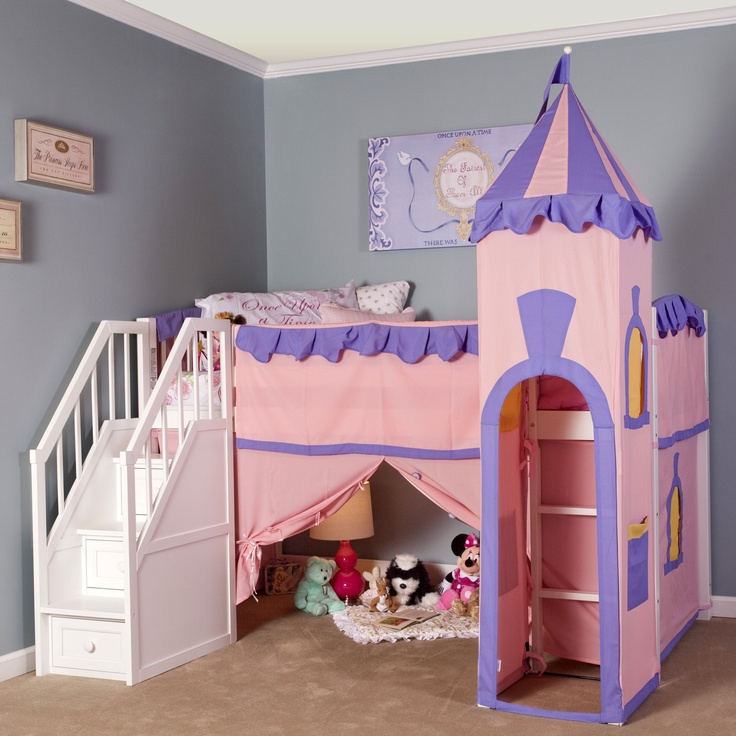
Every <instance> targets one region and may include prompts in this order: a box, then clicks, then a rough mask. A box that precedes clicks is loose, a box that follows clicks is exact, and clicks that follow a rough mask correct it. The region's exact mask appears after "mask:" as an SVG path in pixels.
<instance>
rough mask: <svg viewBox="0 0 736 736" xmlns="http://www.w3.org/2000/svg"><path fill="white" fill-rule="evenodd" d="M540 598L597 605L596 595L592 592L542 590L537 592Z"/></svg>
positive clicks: (558, 589)
mask: <svg viewBox="0 0 736 736" xmlns="http://www.w3.org/2000/svg"><path fill="white" fill-rule="evenodd" d="M537 594H538V595H539V597H540V598H553V599H556V600H563V601H590V602H591V603H598V600H599V599H598V593H597V592H596V591H594V590H562V589H560V588H542V589H541V590H539V591H538V592H537Z"/></svg>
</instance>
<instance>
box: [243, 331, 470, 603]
mask: <svg viewBox="0 0 736 736" xmlns="http://www.w3.org/2000/svg"><path fill="white" fill-rule="evenodd" d="M377 327H378V328H380V329H378V330H376V329H374V328H377ZM388 327H389V329H385V328H386V325H377V324H369V325H359V326H357V325H352V326H350V328H344V327H340V328H334V327H330V326H324V327H323V326H318V325H310V326H309V327H308V328H304V327H299V326H290V327H257V328H253V327H247V328H241V329H240V330H239V331H238V335H237V336H236V344H237V345H238V347H239V349H238V350H237V351H236V358H235V376H236V377H235V385H236V393H237V412H236V421H235V424H236V443H237V448H238V452H237V458H236V463H237V466H236V474H237V509H238V530H237V532H238V542H239V545H240V549H239V555H238V577H237V582H238V600H239V601H241V600H244V599H245V598H247V597H248V596H250V595H251V594H252V592H253V590H254V587H255V582H256V579H257V575H258V568H259V563H260V548H261V547H262V546H263V545H267V544H272V543H274V542H277V541H279V540H281V539H284V538H285V537H289V536H292V535H293V534H297V533H299V532H302V531H305V530H306V529H309V528H310V527H311V526H314V525H315V524H317V523H318V522H319V521H320V520H321V519H323V518H325V517H326V516H329V515H330V514H332V513H334V512H335V511H337V509H338V508H340V507H341V506H342V505H343V504H344V503H345V502H346V501H347V500H348V499H349V498H350V496H351V495H352V494H353V493H354V492H355V491H356V489H357V487H358V485H359V484H360V483H361V482H362V481H364V480H366V479H367V478H369V477H370V476H371V475H372V474H373V473H374V471H375V470H376V468H377V467H378V466H379V465H380V464H381V463H382V462H384V461H385V462H387V463H389V464H390V465H392V466H393V467H394V468H396V469H397V470H398V472H399V473H401V475H402V476H403V477H404V478H406V480H407V481H409V483H411V484H412V485H413V486H415V487H416V488H417V489H418V490H419V491H420V492H422V493H424V494H425V495H426V496H427V497H428V498H430V499H431V500H432V501H433V502H434V503H436V504H437V505H438V506H439V507H440V508H442V509H444V510H445V511H447V512H448V513H450V514H452V515H453V516H456V517H457V518H458V519H461V520H462V521H464V522H466V523H467V524H469V525H470V526H473V527H475V528H478V527H479V524H480V495H481V494H480V462H479V459H478V458H479V436H480V402H479V398H478V371H479V369H478V357H477V355H476V354H475V353H474V352H466V351H469V350H474V351H475V352H476V353H477V338H476V337H475V334H476V333H475V328H476V326H475V323H452V322H451V323H431V324H428V323H424V324H421V323H420V324H417V323H414V324H408V325H401V326H397V325H390V326H388ZM337 345H339V347H336V346H337ZM362 353H363V354H362ZM443 356H444V357H443ZM297 357H298V359H297ZM408 360H409V361H410V362H407V361H408Z"/></svg>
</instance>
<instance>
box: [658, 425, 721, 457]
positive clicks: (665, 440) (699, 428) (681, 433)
mask: <svg viewBox="0 0 736 736" xmlns="http://www.w3.org/2000/svg"><path fill="white" fill-rule="evenodd" d="M708 429H710V419H705V420H703V421H702V422H699V423H698V424H696V425H695V426H694V427H691V428H690V429H680V430H678V431H677V432H675V433H674V434H673V435H672V436H671V437H660V438H659V439H658V441H657V449H659V450H666V449H667V448H668V447H673V446H674V445H676V444H677V443H678V442H682V441H683V440H689V439H690V438H691V437H695V436H696V435H698V434H700V433H701V432H705V431H707V430H708Z"/></svg>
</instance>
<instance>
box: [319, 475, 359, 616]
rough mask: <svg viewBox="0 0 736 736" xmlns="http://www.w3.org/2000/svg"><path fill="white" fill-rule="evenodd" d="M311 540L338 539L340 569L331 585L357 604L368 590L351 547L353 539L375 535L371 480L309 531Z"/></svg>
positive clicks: (340, 596)
mask: <svg viewBox="0 0 736 736" xmlns="http://www.w3.org/2000/svg"><path fill="white" fill-rule="evenodd" d="M309 536H310V537H311V538H312V539H325V540H330V541H339V542H340V547H339V548H338V550H337V554H335V563H336V564H337V571H336V572H335V574H334V575H333V577H332V582H331V585H332V588H333V589H334V591H335V593H337V596H338V598H340V600H341V601H343V602H344V603H346V604H347V605H355V604H356V603H357V602H358V599H359V596H360V594H361V593H362V592H363V590H364V589H365V580H364V579H363V576H362V575H361V574H360V573H359V572H358V571H357V570H356V569H355V564H356V563H357V562H358V555H357V554H356V553H355V550H354V549H353V548H352V547H351V546H350V540H351V539H365V538H366V537H372V536H373V508H372V506H371V488H370V484H369V483H368V481H366V482H364V483H362V484H361V486H360V487H359V488H358V490H357V491H356V492H355V493H354V494H353V496H352V497H351V498H350V500H349V501H348V502H347V503H346V504H344V505H343V506H341V507H340V508H339V509H338V510H337V511H336V512H335V513H334V514H332V516H328V517H327V518H326V519H325V520H324V521H321V522H320V523H319V524H317V526H313V527H312V528H311V529H310V530H309Z"/></svg>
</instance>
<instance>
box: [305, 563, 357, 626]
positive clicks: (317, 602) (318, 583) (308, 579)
mask: <svg viewBox="0 0 736 736" xmlns="http://www.w3.org/2000/svg"><path fill="white" fill-rule="evenodd" d="M335 567H336V565H335V561H334V560H324V559H322V558H321V557H310V558H309V559H308V560H307V567H306V570H305V571H304V577H303V578H302V579H301V581H300V582H299V585H298V586H297V589H296V593H295V594H294V604H295V605H296V607H297V608H298V609H299V610H300V611H306V612H307V613H311V614H312V615H313V616H324V615H325V614H326V613H334V612H335V611H342V610H344V609H345V604H344V603H343V602H342V601H341V600H340V599H339V598H338V597H337V593H335V591H334V590H333V589H332V586H331V585H330V580H332V575H333V573H334V572H335Z"/></svg>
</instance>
